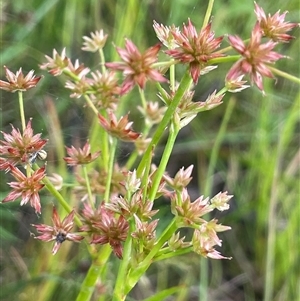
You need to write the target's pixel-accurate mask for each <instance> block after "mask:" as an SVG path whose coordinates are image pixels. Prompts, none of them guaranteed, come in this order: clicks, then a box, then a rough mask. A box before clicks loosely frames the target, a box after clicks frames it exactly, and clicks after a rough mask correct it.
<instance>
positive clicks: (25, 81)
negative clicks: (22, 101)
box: [0, 66, 42, 92]
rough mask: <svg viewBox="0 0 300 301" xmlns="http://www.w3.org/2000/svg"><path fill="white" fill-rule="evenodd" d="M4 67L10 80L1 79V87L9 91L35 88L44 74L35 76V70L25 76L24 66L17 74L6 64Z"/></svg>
mask: <svg viewBox="0 0 300 301" xmlns="http://www.w3.org/2000/svg"><path fill="white" fill-rule="evenodd" d="M4 69H5V73H6V78H7V80H8V82H5V81H3V80H0V89H2V90H5V91H9V92H16V91H27V90H29V89H31V88H34V87H35V86H36V85H37V84H38V82H39V81H40V79H41V78H42V76H38V77H35V75H34V71H33V70H31V71H29V73H28V74H27V75H26V76H24V74H23V72H22V68H20V69H19V70H18V71H17V72H16V74H14V73H13V72H11V71H10V70H9V69H8V68H7V67H6V66H4Z"/></svg>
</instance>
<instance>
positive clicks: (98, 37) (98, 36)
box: [81, 29, 107, 52]
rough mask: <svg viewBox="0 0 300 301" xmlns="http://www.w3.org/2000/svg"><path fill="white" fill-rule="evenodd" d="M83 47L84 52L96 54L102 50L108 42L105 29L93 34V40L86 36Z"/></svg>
mask: <svg viewBox="0 0 300 301" xmlns="http://www.w3.org/2000/svg"><path fill="white" fill-rule="evenodd" d="M83 39H84V42H83V47H82V48H81V49H82V50H84V51H90V52H96V51H98V50H100V49H102V48H103V47H104V45H105V43H106V40H107V34H104V33H103V29H101V30H99V31H95V33H94V32H91V38H90V37H87V36H84V37H83Z"/></svg>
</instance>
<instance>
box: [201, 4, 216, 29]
mask: <svg viewBox="0 0 300 301" xmlns="http://www.w3.org/2000/svg"><path fill="white" fill-rule="evenodd" d="M213 6H214V0H209V2H208V6H207V9H206V13H205V17H204V20H203V25H202V28H204V27H205V26H206V25H207V24H208V22H209V19H210V16H211V12H212V9H213Z"/></svg>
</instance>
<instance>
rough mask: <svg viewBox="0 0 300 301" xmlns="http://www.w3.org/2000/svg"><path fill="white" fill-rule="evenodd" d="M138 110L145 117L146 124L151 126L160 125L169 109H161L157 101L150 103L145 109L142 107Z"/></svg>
mask: <svg viewBox="0 0 300 301" xmlns="http://www.w3.org/2000/svg"><path fill="white" fill-rule="evenodd" d="M137 108H138V110H139V111H140V112H141V113H142V114H143V115H144V116H145V123H146V124H147V125H149V126H152V125H153V124H157V123H160V122H161V120H162V119H163V117H164V114H165V112H166V110H167V107H159V103H158V102H157V101H156V102H152V101H149V102H147V104H146V106H145V107H144V108H143V107H141V106H138V107H137Z"/></svg>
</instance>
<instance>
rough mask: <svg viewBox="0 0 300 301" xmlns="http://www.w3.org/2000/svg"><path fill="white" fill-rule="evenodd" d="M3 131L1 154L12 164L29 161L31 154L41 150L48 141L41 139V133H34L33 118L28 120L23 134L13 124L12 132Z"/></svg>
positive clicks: (0, 143) (0, 146) (0, 145)
mask: <svg viewBox="0 0 300 301" xmlns="http://www.w3.org/2000/svg"><path fill="white" fill-rule="evenodd" d="M1 133H2V134H3V138H4V140H0V154H1V156H4V157H6V158H7V161H8V162H9V163H10V164H12V165H16V164H17V163H20V162H21V163H28V162H29V161H30V158H31V156H32V155H33V154H35V153H37V152H39V151H40V150H41V149H42V148H43V147H44V145H45V144H46V143H47V141H48V140H46V139H41V134H36V135H34V134H33V130H32V127H31V119H30V120H29V121H28V123H27V125H26V128H25V130H24V131H23V134H21V132H20V130H19V129H15V128H14V127H13V126H12V131H11V134H7V133H5V132H1Z"/></svg>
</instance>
